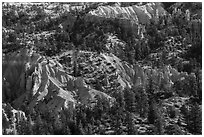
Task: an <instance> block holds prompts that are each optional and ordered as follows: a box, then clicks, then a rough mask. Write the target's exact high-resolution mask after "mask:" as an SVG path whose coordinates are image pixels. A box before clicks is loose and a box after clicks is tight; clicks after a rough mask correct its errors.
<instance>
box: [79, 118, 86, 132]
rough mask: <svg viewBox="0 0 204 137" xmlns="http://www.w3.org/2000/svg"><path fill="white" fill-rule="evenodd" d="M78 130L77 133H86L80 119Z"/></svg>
mask: <svg viewBox="0 0 204 137" xmlns="http://www.w3.org/2000/svg"><path fill="white" fill-rule="evenodd" d="M78 130H79V133H78V135H85V134H86V133H85V130H84V128H83V125H82V122H81V121H80V122H79V125H78Z"/></svg>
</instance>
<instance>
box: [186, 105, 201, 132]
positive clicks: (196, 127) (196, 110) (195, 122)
mask: <svg viewBox="0 0 204 137" xmlns="http://www.w3.org/2000/svg"><path fill="white" fill-rule="evenodd" d="M187 127H188V129H189V131H190V132H191V133H193V134H199V135H201V134H202V111H201V108H200V106H199V105H198V103H194V104H193V105H192V108H191V110H190V113H189V122H188V123H187Z"/></svg>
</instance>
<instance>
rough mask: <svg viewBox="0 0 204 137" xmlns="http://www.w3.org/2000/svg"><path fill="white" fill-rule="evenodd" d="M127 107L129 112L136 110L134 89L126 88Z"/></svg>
mask: <svg viewBox="0 0 204 137" xmlns="http://www.w3.org/2000/svg"><path fill="white" fill-rule="evenodd" d="M124 98H125V108H126V110H127V111H129V112H135V111H136V100H135V93H134V92H133V91H132V90H128V89H125V90H124Z"/></svg>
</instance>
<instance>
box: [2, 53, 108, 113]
mask: <svg viewBox="0 0 204 137" xmlns="http://www.w3.org/2000/svg"><path fill="white" fill-rule="evenodd" d="M22 57H23V58H22ZM14 62H15V63H14ZM3 66H4V67H3V82H4V83H6V84H3V101H5V102H10V103H11V102H12V104H13V106H14V107H15V108H18V109H22V108H24V107H27V108H28V109H29V110H30V111H32V110H33V109H38V110H40V112H44V111H47V110H51V111H54V112H55V113H56V114H57V112H58V111H60V110H61V108H65V109H68V108H69V109H72V108H73V107H74V106H75V104H76V102H77V101H80V102H82V103H84V104H87V103H88V102H87V101H88V100H95V98H94V97H95V96H96V95H99V96H101V97H102V98H107V100H108V101H111V99H112V98H111V97H109V96H108V95H106V94H105V93H101V92H100V91H97V90H93V89H91V88H89V87H87V86H86V84H85V83H84V80H83V78H81V77H78V78H75V77H73V76H71V75H69V74H68V73H67V72H66V71H64V70H63V68H62V65H61V64H60V63H58V62H57V61H56V60H54V59H50V58H45V57H43V56H40V55H38V54H36V53H32V52H29V50H20V51H19V52H18V54H17V55H16V53H13V54H12V55H11V57H5V60H4V63H3ZM16 68H19V69H16ZM20 68H21V69H20ZM23 68H25V69H23ZM12 74H15V75H12ZM13 85H15V86H13ZM11 86H12V88H11ZM76 97H79V100H76Z"/></svg>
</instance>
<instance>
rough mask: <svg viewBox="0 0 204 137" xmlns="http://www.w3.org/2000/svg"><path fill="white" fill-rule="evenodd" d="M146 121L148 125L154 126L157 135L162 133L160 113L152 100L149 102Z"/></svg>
mask: <svg viewBox="0 0 204 137" xmlns="http://www.w3.org/2000/svg"><path fill="white" fill-rule="evenodd" d="M148 121H149V123H150V124H154V126H155V130H156V133H157V134H160V135H162V134H163V133H164V121H163V116H162V112H161V110H160V108H159V107H158V105H157V104H156V102H155V101H154V100H152V101H151V102H150V107H149V113H148Z"/></svg>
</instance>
